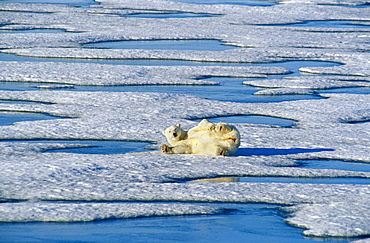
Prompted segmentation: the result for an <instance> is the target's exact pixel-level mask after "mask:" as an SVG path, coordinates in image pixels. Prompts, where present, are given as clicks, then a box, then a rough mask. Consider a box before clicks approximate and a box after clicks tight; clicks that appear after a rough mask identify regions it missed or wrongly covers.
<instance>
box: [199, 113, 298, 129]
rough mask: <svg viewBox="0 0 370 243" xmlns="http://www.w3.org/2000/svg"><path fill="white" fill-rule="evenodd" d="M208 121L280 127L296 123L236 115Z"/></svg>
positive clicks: (280, 119)
mask: <svg viewBox="0 0 370 243" xmlns="http://www.w3.org/2000/svg"><path fill="white" fill-rule="evenodd" d="M205 118H206V119H207V120H208V121H210V122H213V123H218V122H227V123H247V124H263V125H272V126H280V127H291V126H293V125H294V123H295V122H296V121H294V120H290V119H284V118H279V117H272V116H259V115H236V116H221V117H211V118H207V117H205ZM201 120H202V119H195V120H194V121H201Z"/></svg>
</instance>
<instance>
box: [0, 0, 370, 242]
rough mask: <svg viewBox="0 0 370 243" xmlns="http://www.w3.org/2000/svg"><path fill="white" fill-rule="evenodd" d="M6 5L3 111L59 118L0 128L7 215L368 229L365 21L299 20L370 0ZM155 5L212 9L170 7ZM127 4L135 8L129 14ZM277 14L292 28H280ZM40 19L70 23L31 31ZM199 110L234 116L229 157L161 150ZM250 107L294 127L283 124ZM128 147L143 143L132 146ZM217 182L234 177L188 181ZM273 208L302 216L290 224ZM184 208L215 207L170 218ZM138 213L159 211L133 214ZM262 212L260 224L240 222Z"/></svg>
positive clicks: (337, 13) (10, 227)
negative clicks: (237, 140)
mask: <svg viewBox="0 0 370 243" xmlns="http://www.w3.org/2000/svg"><path fill="white" fill-rule="evenodd" d="M6 2H7V3H10V2H13V3H14V2H15V1H6ZM6 2H4V3H3V2H2V3H1V4H0V8H1V10H3V11H2V14H1V16H0V21H1V22H0V26H1V29H2V30H3V31H2V32H1V33H0V35H1V38H2V42H1V43H0V48H2V49H1V52H2V53H1V56H0V58H1V65H0V79H1V81H2V82H1V86H0V87H1V90H2V91H0V99H1V102H0V110H1V111H3V112H28V113H30V112H31V114H46V115H49V116H54V117H59V118H60V117H63V119H50V120H44V119H38V118H34V119H33V120H32V121H27V120H26V119H23V120H22V121H18V122H17V123H15V124H12V125H10V124H4V125H3V126H0V139H1V140H2V141H1V143H0V151H1V153H0V158H1V162H2V163H0V167H1V169H0V180H1V183H0V184H1V187H0V191H1V199H0V200H2V201H3V203H2V204H1V205H0V206H1V207H0V211H1V214H0V221H3V222H9V221H10V222H35V221H46V222H49V221H53V222H55V221H56V222H60V221H63V222H65V221H67V222H80V221H100V220H105V219H117V218H126V219H125V220H119V221H105V222H99V223H91V224H76V225H74V226H73V227H75V226H76V228H78V229H86V227H89V228H90V229H91V230H90V231H87V232H96V230H97V229H98V228H99V227H103V228H104V229H109V228H110V227H113V228H114V229H117V227H132V228H131V231H130V232H137V230H138V229H139V227H140V222H143V223H144V225H145V226H146V229H147V228H148V227H147V226H148V224H149V228H150V229H151V230H152V229H153V231H152V233H147V234H146V235H145V236H143V237H147V238H145V239H153V238H156V239H157V237H158V234H159V235H160V236H161V237H163V239H167V240H168V239H170V238H169V237H170V236H169V235H171V234H172V233H173V232H177V233H178V234H177V235H178V236H179V237H180V238H181V239H183V241H194V239H193V238H186V237H185V236H184V234H183V233H179V232H178V231H177V230H176V229H172V230H169V231H167V228H168V227H169V226H171V225H172V226H176V225H179V226H178V227H180V231H181V229H183V227H185V226H184V223H187V222H186V221H188V220H190V221H193V222H194V221H195V222H196V223H197V224H201V222H205V221H207V222H206V223H202V224H201V225H204V227H207V229H208V230H207V231H206V232H210V234H206V235H214V234H213V233H215V232H217V234H216V235H219V236H220V237H221V238H222V237H224V238H225V239H230V238H229V237H230V236H231V235H233V236H235V239H243V238H251V236H256V235H257V236H256V237H257V239H256V241H266V242H273V241H279V240H281V241H285V240H287V239H293V240H291V242H300V241H302V242H309V241H311V240H312V239H304V238H303V237H302V236H300V233H301V232H302V230H301V229H298V228H294V227H301V228H304V230H303V234H304V235H306V236H313V237H321V238H320V239H326V238H325V237H331V236H336V237H354V236H367V235H369V232H370V226H369V225H370V223H369V218H370V217H369V215H368V212H369V208H368V200H369V195H370V186H369V183H368V182H367V181H368V180H369V178H370V172H369V169H368V168H367V165H368V163H369V162H370V157H369V152H368V147H369V142H370V141H369V135H370V132H369V125H370V122H369V121H370V110H369V103H370V98H369V92H368V90H369V81H370V80H369V75H370V71H369V70H370V68H369V62H368V60H369V57H370V56H369V53H368V50H369V49H370V46H369V41H368V39H369V34H368V30H367V28H366V26H363V28H362V26H351V27H353V28H344V27H349V26H328V25H326V26H317V25H314V26H312V25H311V26H293V25H295V24H300V23H303V22H305V23H316V24H319V23H320V22H322V23H326V24H328V23H329V22H328V21H332V20H333V19H335V20H337V21H340V22H341V23H347V22H348V23H349V22H352V23H356V24H360V25H365V24H367V23H368V21H369V19H368V17H366V16H368V15H367V13H368V8H352V7H345V6H361V5H363V4H365V3H366V2H365V1H344V2H343V3H341V4H342V6H337V5H336V4H337V2H336V1H326V0H325V1H318V0H317V1H307V2H305V3H302V2H300V1H284V4H276V3H275V2H266V1H253V2H259V3H260V4H252V5H254V6H248V5H242V4H225V5H219V3H221V2H220V1H217V2H215V4H199V5H198V4H192V2H188V3H184V2H171V1H160V0H158V1H132V0H130V1H122V0H121V1H114V0H101V1H99V2H101V4H100V5H97V6H94V7H91V8H80V7H74V6H82V5H78V4H76V3H74V4H71V5H69V6H63V5H55V4H46V5H40V4H7V3H6ZM18 2H19V1H18ZM43 3H48V2H43ZM54 3H56V2H54ZM223 3H226V2H223ZM229 3H230V2H229ZM234 3H236V2H234ZM265 3H269V4H268V6H256V5H264V4H265ZM270 3H271V4H270ZM91 4H92V3H91V2H88V1H86V2H84V4H83V5H84V6H83V7H86V5H91ZM249 5H251V4H249ZM153 12H156V14H157V13H158V14H159V13H161V14H163V15H165V14H166V13H169V12H172V13H175V14H181V13H194V14H195V15H196V14H200V15H203V14H205V15H206V16H201V17H200V18H197V17H195V16H187V17H186V18H184V16H183V17H180V18H177V17H174V18H161V17H159V16H150V15H151V14H153ZM50 13H53V14H50ZM261 13H264V14H261ZM266 13H268V14H266ZM156 14H154V15H156ZM208 14H209V15H210V16H212V17H207V15H208ZM129 15H137V16H136V17H135V18H133V16H131V17H123V16H129ZM140 15H146V17H145V18H140V17H139V16H140ZM281 16H284V18H281ZM167 17H168V16H167ZM310 21H312V22H310ZM282 24H288V25H287V26H277V25H282ZM290 25H292V26H290ZM205 26H206V27H205ZM43 28H47V29H53V28H55V29H59V30H65V31H66V32H59V33H43V32H37V29H38V30H41V29H43ZM144 28H145V31H143V29H144ZM323 28H324V29H323ZM22 29H27V30H28V31H21V30H22ZM32 29H35V30H36V31H34V32H33V31H32ZM15 30H17V31H15ZM179 30H181V31H179ZM6 31H12V33H7V32H6ZM18 31H19V32H18ZM46 32H47V31H46ZM271 33H274V35H271ZM176 40H177V41H176ZM135 41H136V42H135ZM87 43H97V44H91V45H97V46H95V47H94V48H92V47H88V46H87V45H86V44H87ZM102 43H105V44H104V45H106V46H99V45H101V44H102ZM186 43H188V46H186ZM191 43H193V44H194V43H197V44H196V45H195V44H194V45H193V46H192V44H191ZM112 44H113V45H119V46H112ZM121 44H122V45H123V44H129V45H131V46H126V47H122V46H120V45H121ZM164 44H165V46H167V47H165V46H164ZM184 44H185V46H184ZM221 44H223V45H221ZM225 44H227V45H232V46H233V48H228V47H229V46H225ZM170 45H171V46H170ZM236 46H239V47H244V48H235V47H236ZM97 47H100V48H97ZM226 47H227V48H226ZM101 48H103V49H101ZM121 48H122V49H121ZM15 54H16V55H18V56H15ZM330 91H333V92H330ZM253 94H255V95H253ZM281 101H284V102H281ZM274 102H278V103H274ZM41 116H43V115H41ZM205 117H207V118H209V117H219V118H216V119H220V120H223V119H225V120H226V119H233V118H235V119H236V120H231V121H229V122H232V123H235V125H236V126H237V127H238V129H239V131H240V132H241V135H242V141H241V147H240V149H239V150H238V151H237V153H236V155H235V156H232V157H217V158H211V157H206V156H194V155H172V156H168V155H166V156H165V155H162V154H161V153H160V152H159V151H157V149H158V147H159V146H160V145H161V144H162V143H164V142H165V141H164V137H163V136H162V135H161V133H160V131H162V130H163V129H164V128H166V127H167V126H169V125H173V124H177V123H181V124H182V126H183V127H184V128H185V129H189V128H190V127H192V126H194V125H196V124H197V122H196V121H194V119H200V118H205ZM241 117H242V118H246V117H254V118H260V117H264V118H266V117H274V118H276V119H281V120H280V121H282V120H284V121H296V122H295V123H294V126H292V127H290V126H285V125H281V124H280V125H279V124H274V123H273V122H271V121H269V122H267V123H263V124H261V123H258V122H257V123H256V122H245V121H243V120H239V119H237V118H241ZM125 143H126V145H133V144H135V146H134V148H128V149H127V150H125V145H124V144H125ZM121 145H122V146H121ZM136 145H137V146H136ZM91 146H93V147H91ZM104 146H105V147H104ZM91 149H95V152H92V150H91ZM153 149H154V150H153ZM135 151H136V152H135ZM223 177H226V178H237V179H236V180H229V181H227V180H226V181H223V183H200V182H199V181H198V182H197V183H184V182H188V181H193V180H197V179H216V180H219V179H220V178H223ZM237 180H239V182H236V181H237ZM159 202H161V203H159ZM234 203H238V204H234ZM244 203H246V204H244ZM248 203H263V204H262V205H258V204H257V205H254V204H248ZM266 203H267V207H268V206H269V205H271V206H272V207H274V208H275V209H274V210H271V209H266V208H265V207H266V205H265V204H266ZM276 204H278V205H279V206H276ZM273 205H275V206H273ZM286 206H291V207H286ZM276 208H278V209H279V210H280V209H284V210H285V211H286V212H287V213H286V214H283V215H284V218H285V220H286V222H287V223H288V224H290V225H292V226H294V227H290V226H286V225H284V221H283V217H280V216H277V215H276ZM262 212H265V213H266V214H264V213H262ZM190 214H191V215H194V214H195V215H198V214H200V215H208V216H202V217H200V216H186V217H176V216H179V215H190ZM210 214H211V215H213V216H210ZM250 215H252V216H250ZM154 216H163V217H165V216H166V217H165V218H155V217H154ZM167 216H172V217H167ZM138 217H152V218H150V219H135V220H134V219H128V218H138ZM248 217H250V218H248ZM248 219H249V220H248ZM256 219H258V220H260V221H259V222H260V223H259V224H257V226H256V224H254V226H253V227H254V228H253V229H254V230H251V228H252V225H248V224H241V223H240V222H242V221H241V220H245V221H246V222H249V221H250V222H256ZM225 220H226V221H227V222H230V224H227V225H225V224H224V223H222V222H225ZM236 222H238V223H236ZM270 223H271V224H270ZM153 225H159V227H158V228H156V227H154V226H153ZM258 225H263V229H256V227H257V228H258ZM2 226H4V227H1V228H4V232H5V230H6V234H7V236H9V237H10V238H9V239H10V240H13V241H18V240H19V239H20V240H22V241H25V240H26V239H31V241H32V239H35V238H32V237H35V234H36V233H35V231H31V233H29V234H28V232H24V231H23V232H19V228H18V225H17V224H2ZM63 226H65V227H69V225H68V224H67V225H63ZM141 226H142V225H141ZM20 227H29V229H31V228H32V227H35V228H37V229H40V227H45V231H46V232H49V233H47V234H43V235H44V236H43V237H45V238H44V239H47V240H51V241H53V240H58V239H61V240H63V239H65V238H62V236H54V238H53V237H51V235H53V231H54V232H55V230H56V228H54V227H62V225H61V224H41V223H29V224H21V226H20ZM35 228H33V229H35ZM81 231H83V230H81ZM158 231H159V232H160V233H158ZM186 231H190V232H198V233H199V231H197V230H194V228H186ZM251 231H252V232H251ZM253 231H254V232H253ZM9 232H11V233H9ZM50 232H51V233H50ZM219 232H221V233H219ZM245 232H248V233H245ZM256 232H257V233H256ZM271 232H272V233H271ZM270 233H271V234H270ZM113 234H114V233H111V234H110V236H111V237H114V236H113ZM122 234H123V235H125V234H126V233H122ZM122 234H120V235H119V236H120V237H122ZM2 235H3V233H2ZM17 235H18V236H20V238H17V237H18V236H17ZM36 235H37V234H36ZM54 235H55V234H54ZM126 235H127V234H126ZM202 235H205V234H202ZM79 236H81V235H78V234H77V236H76V235H74V236H70V237H71V238H70V239H72V238H73V239H76V237H77V238H78V237H79ZM115 236H117V235H115ZM90 237H92V236H91V234H90V233H89V235H85V236H84V238H85V239H91V238H90ZM99 237H101V235H99ZM130 237H131V239H133V240H138V241H139V240H142V239H144V238H140V239H137V238H135V237H136V236H135V235H133V233H130ZM50 238H51V239H50ZM171 239H172V238H171ZM201 239H202V240H203V241H214V239H210V238H201ZM277 239H278V240H277ZM330 239H331V240H332V241H340V240H342V239H341V238H330ZM101 241H103V240H101ZM343 241H350V239H343Z"/></svg>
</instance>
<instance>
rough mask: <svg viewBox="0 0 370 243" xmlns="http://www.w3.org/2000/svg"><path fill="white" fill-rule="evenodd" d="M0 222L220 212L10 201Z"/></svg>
mask: <svg viewBox="0 0 370 243" xmlns="http://www.w3.org/2000/svg"><path fill="white" fill-rule="evenodd" d="M0 212H1V216H0V222H35V221H36V222H37V221H42V222H79V221H98V220H106V219H122V218H125V219H127V218H140V217H153V216H176V215H194V214H197V215H207V214H208V215H209V214H218V213H221V212H222V210H221V209H217V208H216V207H206V206H196V205H191V204H180V203H177V204H164V203H162V204H159V203H158V204H150V203H129V204H127V203H104V202H102V203H86V202H85V203H57V202H54V203H50V202H49V203H47V202H34V203H29V202H28V203H22V202H20V203H12V204H7V203H5V204H1V205H0Z"/></svg>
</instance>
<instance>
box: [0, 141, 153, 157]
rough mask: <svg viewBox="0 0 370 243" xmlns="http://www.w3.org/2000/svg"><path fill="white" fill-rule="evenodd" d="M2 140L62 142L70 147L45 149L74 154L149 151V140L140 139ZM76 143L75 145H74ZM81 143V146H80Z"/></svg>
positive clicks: (52, 151) (51, 151)
mask: <svg viewBox="0 0 370 243" xmlns="http://www.w3.org/2000/svg"><path fill="white" fill-rule="evenodd" d="M2 142H19V143H51V144H52V143H55V144H57V143H62V144H68V145H69V146H70V148H65V149H53V150H47V151H46V152H49V153H76V154H124V153H129V152H145V151H149V150H148V149H147V146H150V145H152V143H149V142H140V141H118V140H117V141H114V140H83V139H68V140H57V139H49V140H44V139H37V140H2ZM76 145H77V146H76ZM80 145H82V146H83V147H80Z"/></svg>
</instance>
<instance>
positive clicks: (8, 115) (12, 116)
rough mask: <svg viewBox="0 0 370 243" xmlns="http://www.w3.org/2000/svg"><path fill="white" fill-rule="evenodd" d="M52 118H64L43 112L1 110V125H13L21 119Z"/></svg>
mask: <svg viewBox="0 0 370 243" xmlns="http://www.w3.org/2000/svg"><path fill="white" fill-rule="evenodd" d="M51 119H62V118H61V117H56V116H51V115H47V114H43V113H34V112H6V111H0V126H8V125H12V124H13V123H15V122H21V121H36V120H51Z"/></svg>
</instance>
